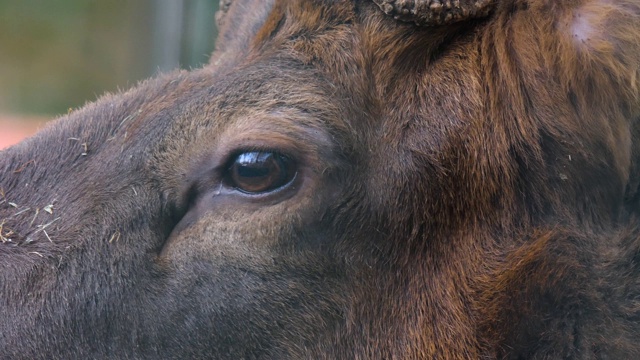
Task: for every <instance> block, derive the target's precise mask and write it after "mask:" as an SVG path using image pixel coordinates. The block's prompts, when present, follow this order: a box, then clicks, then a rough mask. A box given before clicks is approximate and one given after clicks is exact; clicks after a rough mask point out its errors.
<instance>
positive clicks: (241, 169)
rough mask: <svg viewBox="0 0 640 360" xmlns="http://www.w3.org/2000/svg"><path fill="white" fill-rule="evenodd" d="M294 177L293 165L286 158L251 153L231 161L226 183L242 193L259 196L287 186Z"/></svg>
mask: <svg viewBox="0 0 640 360" xmlns="http://www.w3.org/2000/svg"><path fill="white" fill-rule="evenodd" d="M295 175H296V168H295V164H294V163H293V161H292V160H291V159H289V158H288V157H286V156H284V155H281V154H278V153H275V152H266V151H264V152H263V151H251V152H244V153H240V154H239V155H238V156H236V158H235V159H233V162H232V163H231V166H230V167H229V173H228V181H229V183H230V185H231V186H233V187H234V188H236V189H238V190H240V191H242V192H245V193H248V194H260V193H265V192H269V191H273V190H276V189H278V188H281V187H283V186H285V185H287V184H288V183H290V182H291V180H293V178H294V177H295Z"/></svg>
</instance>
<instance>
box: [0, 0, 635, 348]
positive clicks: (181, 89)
mask: <svg viewBox="0 0 640 360" xmlns="http://www.w3.org/2000/svg"><path fill="white" fill-rule="evenodd" d="M223 3H224V4H225V7H224V8H223V11H222V12H221V13H220V15H219V16H218V22H219V24H220V26H221V29H220V37H219V39H218V43H217V50H216V51H215V52H214V54H213V55H212V58H211V63H210V64H209V65H208V66H205V67H204V68H202V69H198V70H194V71H191V72H184V71H182V72H175V73H171V74H166V75H163V76H160V77H159V78H157V79H152V80H148V81H146V82H143V83H141V84H139V85H138V86H136V87H135V88H134V89H132V90H129V91H127V92H124V93H120V94H114V95H106V96H104V97H103V98H102V99H100V100H99V101H97V102H96V103H94V104H90V105H88V106H86V107H84V108H82V109H80V110H77V111H75V112H73V113H71V114H69V115H67V116H65V117H62V118H61V119H59V120H57V121H56V122H54V123H53V124H52V125H50V126H49V127H47V128H46V129H44V130H43V131H41V132H40V133H39V134H37V135H36V136H34V137H33V138H31V139H28V140H26V141H24V142H23V143H21V144H18V145H16V146H14V147H12V148H10V149H8V150H5V151H3V152H0V235H1V236H2V237H1V238H0V241H1V242H0V318H2V319H3V321H0V358H25V359H26V358H29V359H35V358H215V359H227V358H228V359H238V358H263V359H287V358H290V359H300V358H309V359H350V358H353V359H396V358H397V359H433V358H438V359H440V358H442V359H475V358H483V359H484V358H486V359H493V358H508V359H520V358H614V359H621V358H636V357H638V356H640V345H638V341H637V338H638V334H639V332H640V322H639V320H640V312H639V309H640V304H639V303H638V300H637V299H639V298H640V287H639V286H640V284H639V283H638V279H639V278H640V277H639V276H640V268H638V261H640V260H639V259H638V254H639V253H640V237H639V235H640V232H639V230H638V220H637V212H638V209H639V205H640V204H638V201H639V200H638V184H639V183H640V173H639V168H638V159H640V158H639V156H640V148H639V145H638V144H636V141H635V140H636V139H638V136H636V135H639V136H640V133H639V131H638V122H637V121H638V119H640V87H639V86H640V84H639V81H640V77H639V75H640V73H639V72H640V1H637V0H619V1H618V0H575V1H565V2H558V1H551V0H529V1H524V0H496V1H494V2H491V4H490V5H491V7H490V11H489V12H488V13H487V14H486V16H482V17H477V16H476V17H471V18H468V19H462V20H460V21H456V22H453V23H447V24H445V25H441V26H434V27H424V26H417V25H416V24H414V23H411V22H409V23H404V22H402V21H398V20H396V19H394V18H393V17H391V16H387V15H386V14H385V13H384V12H383V11H381V10H380V7H378V6H377V5H376V3H375V2H373V1H363V0H349V1H347V0H336V1H328V0H324V1H322V0H289V1H285V0H271V1H264V0H234V1H231V2H228V1H223ZM464 4H466V2H465V3H464ZM421 6H422V5H421ZM459 13H460V14H463V13H464V12H462V11H460V12H459ZM247 152H249V153H250V152H272V153H275V154H280V155H283V156H286V157H287V159H290V161H291V163H292V164H294V165H292V166H294V167H295V173H296V174H295V177H294V178H293V179H292V180H291V181H290V182H289V183H287V184H286V185H283V186H282V187H280V188H277V189H275V190H271V191H269V192H265V193H258V194H252V193H247V192H246V191H240V189H239V188H238V187H237V186H234V185H233V184H231V183H230V180H229V171H230V169H231V165H232V164H233V163H234V159H236V158H237V156H238V155H239V154H243V153H247Z"/></svg>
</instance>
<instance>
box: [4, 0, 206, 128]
mask: <svg viewBox="0 0 640 360" xmlns="http://www.w3.org/2000/svg"><path fill="white" fill-rule="evenodd" d="M217 7H218V0H134V1H126V0H47V1H43V0H0V114H18V115H21V116H22V115H24V116H36V117H37V116H44V117H53V116H55V115H58V114H62V113H66V112H67V111H68V109H69V108H76V107H79V106H82V105H83V104H84V103H86V102H87V101H93V100H95V99H96V98H97V97H98V96H99V95H100V94H102V93H104V92H107V91H116V90H117V89H126V88H128V87H131V86H133V85H135V84H136V83H137V82H138V81H139V80H141V79H145V78H148V77H151V76H153V75H154V74H156V73H157V72H159V71H162V72H164V71H169V70H171V69H175V68H177V67H182V68H192V67H198V66H201V65H202V64H203V63H206V62H207V60H208V57H209V54H210V53H211V51H212V49H213V43H214V39H215V35H216V33H215V26H214V14H215V11H216V10H217Z"/></svg>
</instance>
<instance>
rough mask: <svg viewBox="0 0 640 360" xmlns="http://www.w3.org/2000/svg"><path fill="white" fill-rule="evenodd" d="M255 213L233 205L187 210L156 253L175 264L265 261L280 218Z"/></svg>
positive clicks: (268, 256) (279, 225)
mask: <svg viewBox="0 0 640 360" xmlns="http://www.w3.org/2000/svg"><path fill="white" fill-rule="evenodd" d="M256 215H261V214H255V213H254V214H251V213H246V212H240V211H237V209H234V208H233V207H228V208H223V209H220V208H217V209H213V210H210V211H207V212H204V213H201V212H197V211H191V212H189V213H187V215H186V216H185V217H184V218H183V219H182V220H181V221H180V223H179V224H178V225H177V226H176V228H175V229H174V230H173V232H172V233H171V235H170V236H169V238H168V240H167V242H166V244H165V246H164V248H163V249H162V252H161V254H160V257H161V258H163V259H166V260H168V261H169V262H171V263H174V264H176V265H178V266H182V265H184V264H188V263H190V262H193V261H195V260H199V261H206V262H215V263H220V262H236V261H241V262H245V263H254V262H256V261H259V262H262V261H266V262H269V261H270V260H269V259H270V258H271V257H272V256H271V255H269V254H270V252H271V250H270V249H271V248H273V247H274V246H275V244H276V243H277V239H278V238H279V237H280V235H279V234H280V233H281V232H282V231H281V226H282V222H274V221H273V220H271V219H270V218H269V217H266V218H265V217H264V216H256ZM261 259H262V260H261ZM180 264H182V265H180Z"/></svg>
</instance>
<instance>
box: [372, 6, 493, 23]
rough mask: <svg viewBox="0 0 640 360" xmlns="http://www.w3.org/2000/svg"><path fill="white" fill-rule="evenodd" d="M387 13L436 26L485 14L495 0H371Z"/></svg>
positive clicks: (402, 19)
mask: <svg viewBox="0 0 640 360" xmlns="http://www.w3.org/2000/svg"><path fill="white" fill-rule="evenodd" d="M373 1H374V2H375V3H376V4H378V6H379V7H380V8H381V9H382V11H384V12H385V13H386V14H387V15H391V16H393V17H394V18H396V19H398V20H401V21H408V22H414V23H416V24H417V25H424V26H437V25H446V24H451V23H454V22H458V21H462V20H467V19H471V18H478V17H483V16H486V15H487V14H488V13H489V12H490V11H491V9H492V8H493V5H494V4H495V1H496V0H373Z"/></svg>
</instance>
